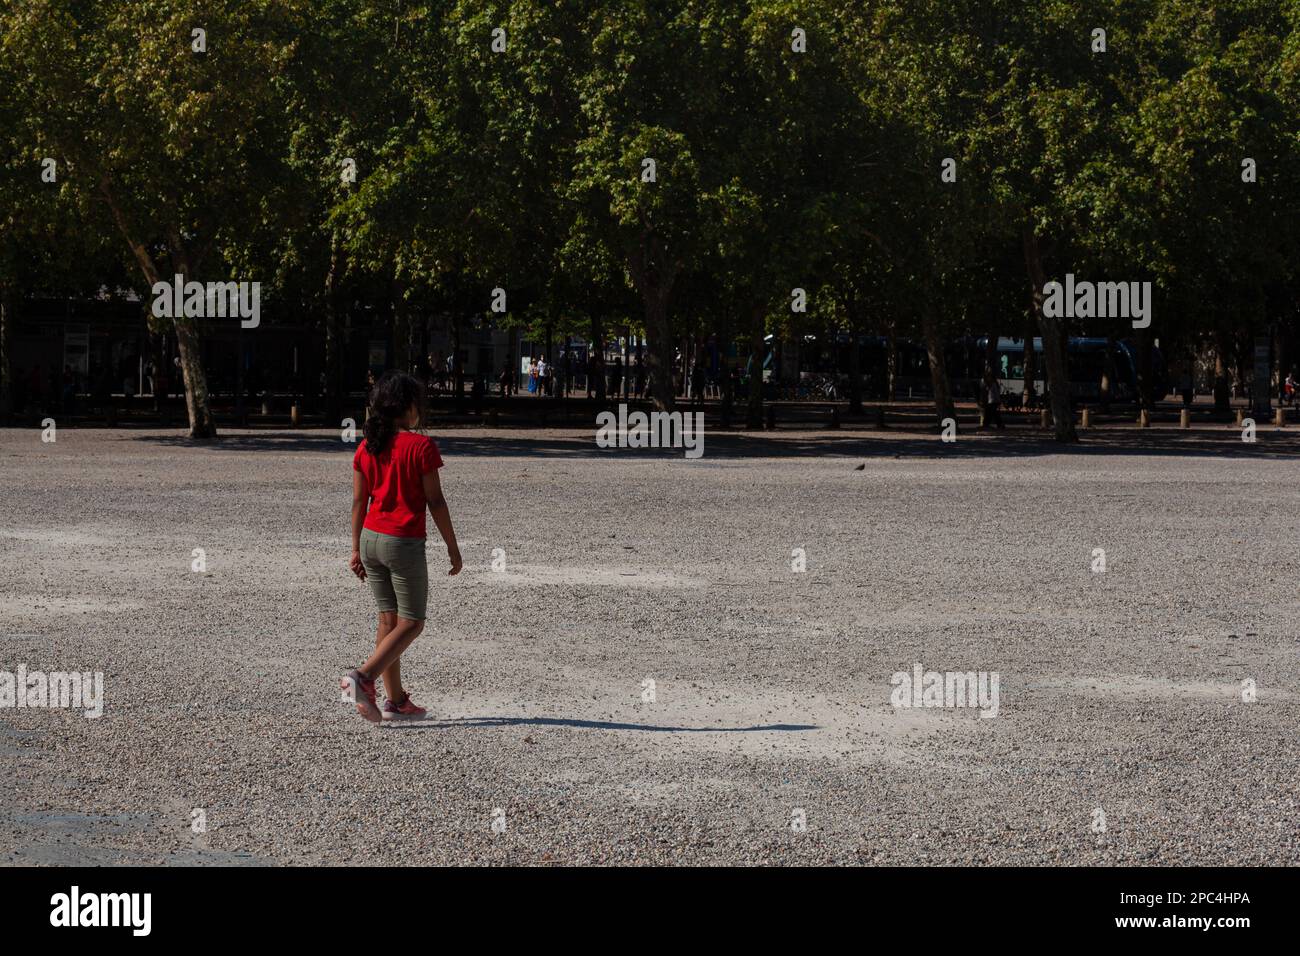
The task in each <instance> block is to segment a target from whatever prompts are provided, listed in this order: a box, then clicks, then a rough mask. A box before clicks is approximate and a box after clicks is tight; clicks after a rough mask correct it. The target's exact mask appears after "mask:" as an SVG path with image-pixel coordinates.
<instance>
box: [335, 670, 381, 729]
mask: <svg viewBox="0 0 1300 956" xmlns="http://www.w3.org/2000/svg"><path fill="white" fill-rule="evenodd" d="M339 688H340V689H341V690H342V691H343V699H344V700H350V701H355V702H356V705H357V713H358V714H360V715H361V716H362V717H364V718H366V720H369V721H371V722H372V723H376V724H377V723H379V722H380V721H381V720H382V719H383V718H382V717H381V716H380V714H379V705H378V704H376V703H375V682H374V681H373V680H371V679H370V678H369V677H366V676H364V675H363V674H362V673H361V671H358V670H351V671H348V672H347V673H346V674H344V675H343V676H342V677H340V678H339Z"/></svg>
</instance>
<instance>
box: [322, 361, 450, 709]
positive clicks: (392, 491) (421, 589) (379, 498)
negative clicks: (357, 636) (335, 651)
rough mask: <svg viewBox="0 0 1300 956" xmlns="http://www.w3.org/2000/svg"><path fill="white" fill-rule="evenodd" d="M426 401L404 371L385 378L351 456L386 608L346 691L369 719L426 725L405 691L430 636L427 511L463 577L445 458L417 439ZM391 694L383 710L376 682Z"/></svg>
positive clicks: (360, 565) (360, 523) (373, 571)
mask: <svg viewBox="0 0 1300 956" xmlns="http://www.w3.org/2000/svg"><path fill="white" fill-rule="evenodd" d="M422 399H423V395H422V389H421V387H420V383H419V382H417V381H416V380H415V379H414V378H412V377H411V376H409V375H406V374H404V373H402V372H395V371H394V372H386V373H385V374H384V376H383V377H382V378H380V380H379V382H378V384H376V385H375V388H374V391H373V392H372V393H371V397H370V417H369V418H367V419H366V424H365V436H366V437H365V441H363V442H362V443H361V445H360V447H358V448H357V453H356V454H355V455H354V456H353V458H352V469H353V471H352V558H351V560H350V561H349V562H348V564H349V566H350V567H351V569H352V573H353V574H355V575H356V576H357V577H358V578H360V579H361V580H362V581H368V582H369V584H370V591H371V593H372V594H373V595H374V597H375V605H376V606H377V607H378V609H379V626H378V628H377V630H376V632H375V652H374V653H373V654H371V655H370V657H369V658H368V659H367V660H366V661H365V663H363V664H362V665H361V666H360V667H358V668H356V669H355V670H350V671H348V672H347V673H346V674H344V675H343V677H342V679H340V681H339V686H340V687H341V688H342V689H343V691H344V693H345V694H346V695H347V699H348V700H355V701H356V705H357V713H359V714H360V715H361V716H362V717H364V718H366V719H367V720H370V721H373V722H375V723H379V722H380V721H381V720H402V719H407V720H410V719H419V718H421V717H424V716H425V714H426V711H425V709H424V708H423V707H420V706H419V705H417V704H416V703H415V702H414V701H413V700H411V695H410V694H409V693H407V691H406V688H405V687H403V686H402V669H401V656H402V652H403V651H405V650H406V648H407V647H409V646H410V644H411V642H412V641H414V640H415V639H416V638H417V637H419V635H420V632H421V631H422V630H424V618H425V609H426V606H427V604H428V597H429V569H428V566H427V565H426V564H425V560H424V541H425V528H426V524H425V517H424V515H425V509H426V508H427V509H428V511H429V513H430V514H431V515H433V523H434V525H436V526H437V528H438V533H439V534H441V535H442V540H443V541H444V542H445V543H446V545H447V557H448V559H449V560H450V561H451V570H450V571H448V572H447V573H448V574H459V573H460V568H461V559H460V548H459V546H458V545H457V544H456V532H455V531H454V530H453V529H452V526H451V512H450V511H448V509H447V499H446V498H444V497H443V495H442V485H441V484H440V483H439V481H438V469H439V468H441V467H442V456H441V455H440V454H439V453H438V446H437V444H435V443H434V441H433V439H431V438H426V437H425V436H423V435H417V434H415V433H414V432H413V431H412V429H415V428H418V427H419V424H420V407H421V405H422V404H423V402H422ZM381 676H382V677H383V679H384V692H385V693H386V694H387V695H388V696H387V700H385V701H384V707H383V710H382V711H381V710H380V708H379V705H378V704H377V703H376V702H375V679H376V678H377V677H381Z"/></svg>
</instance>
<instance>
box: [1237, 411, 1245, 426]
mask: <svg viewBox="0 0 1300 956" xmlns="http://www.w3.org/2000/svg"><path fill="white" fill-rule="evenodd" d="M1245 420H1246V413H1245V412H1244V411H1242V410H1241V409H1240V408H1239V409H1237V427H1238V428H1240V427H1241V423H1242V422H1243V421H1245Z"/></svg>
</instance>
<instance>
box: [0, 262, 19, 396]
mask: <svg viewBox="0 0 1300 956" xmlns="http://www.w3.org/2000/svg"><path fill="white" fill-rule="evenodd" d="M17 320H18V296H17V295H16V294H15V292H14V288H13V286H12V285H10V284H8V283H5V284H3V285H0V421H8V419H9V416H10V415H11V414H13V411H14V409H13V391H14V378H13V357H12V355H11V353H10V348H11V346H10V341H11V336H12V335H13V326H14V323H15V322H17Z"/></svg>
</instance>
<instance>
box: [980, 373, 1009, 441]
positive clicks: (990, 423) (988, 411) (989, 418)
mask: <svg viewBox="0 0 1300 956" xmlns="http://www.w3.org/2000/svg"><path fill="white" fill-rule="evenodd" d="M1001 405H1002V385H1001V383H1000V382H999V381H998V380H997V378H996V377H995V376H993V375H991V374H990V375H989V376H988V379H987V385H986V386H985V399H984V427H985V428H993V427H995V426H996V427H997V429H998V431H1002V430H1003V428H1004V427H1005V426H1004V425H1003V424H1002V409H1001Z"/></svg>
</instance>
